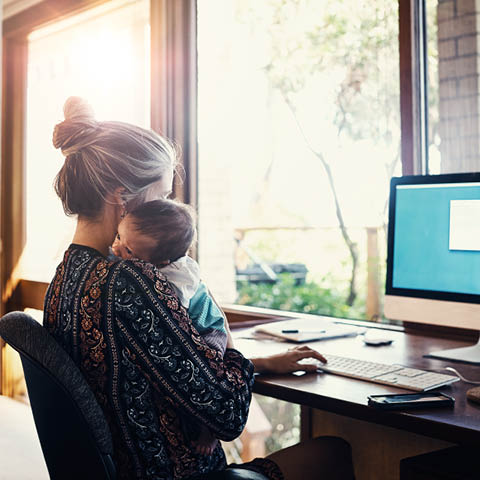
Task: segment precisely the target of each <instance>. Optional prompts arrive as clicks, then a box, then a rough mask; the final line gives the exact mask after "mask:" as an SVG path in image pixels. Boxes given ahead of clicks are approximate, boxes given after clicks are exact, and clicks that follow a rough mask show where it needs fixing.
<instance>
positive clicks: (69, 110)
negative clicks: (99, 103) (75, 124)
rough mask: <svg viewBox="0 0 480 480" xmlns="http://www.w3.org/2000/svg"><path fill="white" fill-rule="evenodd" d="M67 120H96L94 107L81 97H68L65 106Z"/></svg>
mask: <svg viewBox="0 0 480 480" xmlns="http://www.w3.org/2000/svg"><path fill="white" fill-rule="evenodd" d="M63 115H64V116H65V120H74V119H80V118H83V119H86V120H95V115H94V113H93V108H92V107H91V106H90V104H89V103H88V102H87V101H86V100H84V99H83V98H81V97H68V98H67V100H66V102H65V105H64V106H63Z"/></svg>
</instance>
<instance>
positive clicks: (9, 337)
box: [0, 312, 116, 480]
mask: <svg viewBox="0 0 480 480" xmlns="http://www.w3.org/2000/svg"><path fill="white" fill-rule="evenodd" d="M0 336H1V337H2V338H3V339H4V340H5V342H7V343H8V344H9V345H10V346H11V347H13V348H14V349H15V350H16V351H17V352H18V353H19V354H20V358H21V360H22V365H23V371H24V374H25V380H26V383H27V389H28V396H29V398H30V403H31V407H32V412H33V418H34V420H35V426H36V428H37V433H38V437H39V439H40V445H41V447H42V451H43V456H44V458H45V463H46V464H47V468H48V473H49V475H50V478H51V479H52V480H65V479H67V478H68V479H72V480H77V479H78V480H80V479H82V480H85V479H86V478H88V479H89V480H90V479H91V480H114V479H115V478H116V473H115V465H114V463H113V460H112V454H113V444H112V437H111V434H110V430H109V427H108V424H107V421H106V419H105V416H104V414H103V411H102V409H101V408H100V406H99V405H98V403H97V400H96V399H95V396H94V395H93V392H92V391H91V390H90V387H89V385H88V384H87V382H86V380H85V379H84V378H83V376H82V374H81V373H80V370H79V369H78V367H77V366H76V365H75V363H74V362H73V360H72V359H71V358H70V357H69V356H68V354H67V353H66V352H65V351H64V350H63V348H62V347H60V345H59V344H58V343H57V342H56V341H55V339H54V338H53V337H52V336H51V335H50V334H49V333H48V332H47V330H46V329H44V328H43V327H42V326H41V325H40V324H39V323H38V322H37V321H35V320H34V319H33V318H32V317H31V316H30V315H27V314H26V313H23V312H12V313H7V314H6V315H4V316H3V317H2V318H1V319H0Z"/></svg>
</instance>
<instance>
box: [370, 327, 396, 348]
mask: <svg viewBox="0 0 480 480" xmlns="http://www.w3.org/2000/svg"><path fill="white" fill-rule="evenodd" d="M363 342H364V343H365V345H369V346H372V347H378V346H380V345H390V344H391V343H392V342H393V339H391V338H388V337H387V336H386V335H385V334H384V332H383V331H382V330H377V331H375V330H367V332H366V333H365V335H364V336H363Z"/></svg>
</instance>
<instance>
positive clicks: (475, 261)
mask: <svg viewBox="0 0 480 480" xmlns="http://www.w3.org/2000/svg"><path fill="white" fill-rule="evenodd" d="M385 294H386V295H385V306H384V313H385V316H386V317H387V318H390V319H396V320H404V321H409V322H419V323H427V324H430V325H442V326H449V327H460V328H465V329H476V330H480V173H461V174H447V175H425V176H420V175H418V176H405V177H398V178H392V180H391V183H390V208H389V223H388V256H387V279H386V291H385ZM428 356H429V357H434V358H442V359H447V360H455V361H462V362H467V363H474V364H480V342H479V343H477V344H476V345H474V346H472V347H464V348H457V349H452V350H444V351H441V352H431V353H430V354H428Z"/></svg>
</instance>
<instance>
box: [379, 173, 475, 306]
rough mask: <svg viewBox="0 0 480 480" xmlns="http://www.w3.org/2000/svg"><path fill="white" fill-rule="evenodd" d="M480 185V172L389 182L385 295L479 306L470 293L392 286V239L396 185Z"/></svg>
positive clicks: (402, 178)
mask: <svg viewBox="0 0 480 480" xmlns="http://www.w3.org/2000/svg"><path fill="white" fill-rule="evenodd" d="M472 182H476V183H480V172H469V173H448V174H440V175H405V176H403V177H392V178H391V180H390V198H389V208H388V233H387V239H388V240H387V274H386V286H385V294H386V295H393V296H401V297H415V298H425V299H432V300H445V301H450V302H464V303H473V304H480V295H474V294H470V293H455V292H444V291H439V290H419V289H407V288H398V287H394V286H393V266H394V265H393V239H394V236H395V206H396V193H397V188H396V187H397V186H398V185H422V184H425V185H427V184H442V183H472Z"/></svg>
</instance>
